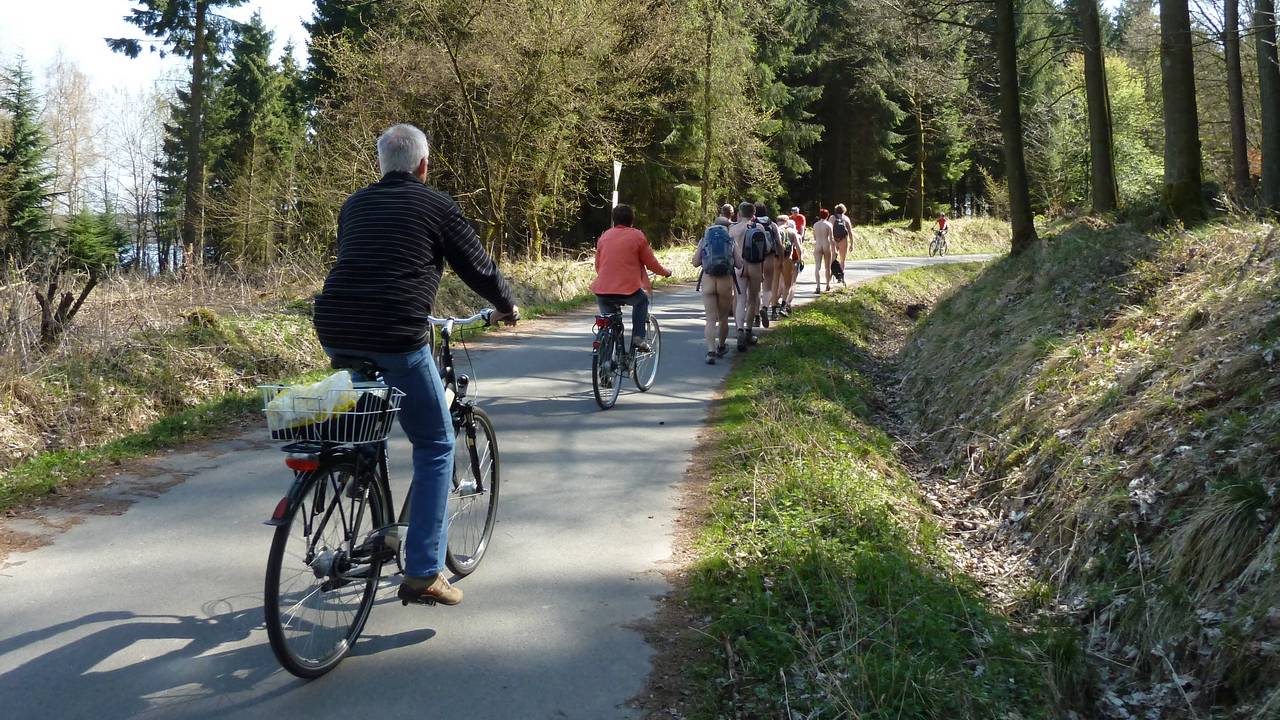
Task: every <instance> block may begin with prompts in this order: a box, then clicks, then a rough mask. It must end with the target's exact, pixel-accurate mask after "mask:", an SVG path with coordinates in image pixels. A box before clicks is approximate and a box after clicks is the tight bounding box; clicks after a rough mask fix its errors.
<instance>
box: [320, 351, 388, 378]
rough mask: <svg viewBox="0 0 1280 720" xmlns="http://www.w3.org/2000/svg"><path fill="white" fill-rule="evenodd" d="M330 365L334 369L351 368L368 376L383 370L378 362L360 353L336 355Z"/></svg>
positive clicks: (370, 376)
mask: <svg viewBox="0 0 1280 720" xmlns="http://www.w3.org/2000/svg"><path fill="white" fill-rule="evenodd" d="M329 365H330V366H331V367H332V368H333V369H334V370H351V371H354V372H356V373H358V374H360V375H363V376H365V377H367V378H372V377H374V376H375V375H378V374H380V373H381V372H382V368H380V367H378V364H377V363H375V362H374V361H372V360H370V359H369V358H367V357H360V356H359V355H334V356H333V358H332V360H331V361H330V363H329Z"/></svg>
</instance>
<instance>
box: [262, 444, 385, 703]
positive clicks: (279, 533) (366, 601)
mask: <svg viewBox="0 0 1280 720" xmlns="http://www.w3.org/2000/svg"><path fill="white" fill-rule="evenodd" d="M310 475H311V477H309V478H306V479H305V480H304V482H305V483H306V485H305V486H304V488H303V490H302V492H301V493H299V495H300V497H301V498H302V500H301V501H300V502H299V503H298V504H297V505H296V506H295V507H294V508H293V509H292V510H291V511H290V512H289V515H288V517H286V518H285V520H284V524H282V525H279V526H277V527H276V534H275V537H274V539H273V540H272V542H271V551H270V554H269V555H268V556H267V578H266V588H265V591H264V593H263V610H264V613H265V615H266V624H267V637H268V638H269V639H270V641H271V650H272V651H273V652H274V653H275V656H276V659H277V660H279V661H280V664H281V665H282V666H284V669H285V670H288V671H289V672H291V673H293V674H294V675H297V676H298V677H301V678H314V677H319V676H321V675H323V674H325V673H327V672H329V671H330V670H332V669H333V668H334V667H336V666H337V664H338V663H339V662H342V658H344V657H346V655H347V653H348V652H350V651H351V647H352V646H353V645H354V644H355V642H356V639H357V638H359V637H360V633H361V631H363V630H364V625H365V622H366V621H367V620H368V619H369V612H370V610H372V609H373V602H374V599H375V596H376V595H377V589H378V579H379V578H380V577H381V574H382V561H381V560H380V559H379V556H377V555H374V556H372V557H371V556H370V555H369V554H368V553H367V551H363V549H362V548H361V547H360V545H361V543H362V542H363V541H364V540H365V539H366V538H367V537H368V536H369V534H370V533H371V532H373V531H374V530H375V529H377V528H380V527H382V526H383V525H385V524H386V523H388V522H390V515H389V514H388V512H387V507H386V503H385V502H384V501H383V498H382V495H381V493H380V492H379V491H378V490H377V489H376V488H377V483H375V482H368V483H365V487H363V488H360V486H359V485H357V482H358V479H357V475H356V466H355V463H353V462H351V461H348V460H340V461H338V462H336V463H333V464H330V465H328V466H326V467H322V468H320V469H319V470H316V471H314V472H312V473H310ZM353 488H357V489H356V490H353ZM351 496H354V497H351Z"/></svg>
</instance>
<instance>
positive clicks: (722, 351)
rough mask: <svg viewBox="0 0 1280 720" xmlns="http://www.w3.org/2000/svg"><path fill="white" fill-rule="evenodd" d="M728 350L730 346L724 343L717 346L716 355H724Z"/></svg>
mask: <svg viewBox="0 0 1280 720" xmlns="http://www.w3.org/2000/svg"><path fill="white" fill-rule="evenodd" d="M727 352H729V348H728V347H726V346H724V345H719V346H717V347H716V357H724V354H725V353H727Z"/></svg>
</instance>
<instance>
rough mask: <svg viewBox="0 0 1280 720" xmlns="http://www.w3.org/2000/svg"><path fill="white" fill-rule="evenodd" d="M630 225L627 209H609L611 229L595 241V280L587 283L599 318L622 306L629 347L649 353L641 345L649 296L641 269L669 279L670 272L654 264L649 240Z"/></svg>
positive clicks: (646, 275) (631, 216)
mask: <svg viewBox="0 0 1280 720" xmlns="http://www.w3.org/2000/svg"><path fill="white" fill-rule="evenodd" d="M634 224H635V213H634V212H632V210H631V206H630V205H619V206H617V207H615V208H614V209H613V228H612V229H609V230H606V231H605V232H604V234H603V235H601V236H600V239H599V240H597V241H596V279H595V282H593V283H591V292H593V293H595V294H596V302H597V303H598V304H599V305H600V314H601V315H612V314H613V313H616V312H620V311H621V310H622V306H623V305H630V306H631V347H632V348H634V349H636V350H639V351H640V352H653V350H652V348H650V347H649V343H648V342H646V341H645V334H646V333H645V322H646V321H647V320H648V319H649V294H650V293H652V292H653V284H652V283H650V282H649V273H647V272H645V269H646V268H648V269H649V270H652V271H653V272H654V273H656V274H658V275H662V276H663V277H671V271H670V270H668V269H666V268H665V267H663V266H662V263H660V262H658V258H657V256H655V255H654V254H653V248H652V247H649V240H648V239H647V238H645V236H644V233H643V232H641V231H640V230H638V229H637V228H635V227H632V226H633V225H634Z"/></svg>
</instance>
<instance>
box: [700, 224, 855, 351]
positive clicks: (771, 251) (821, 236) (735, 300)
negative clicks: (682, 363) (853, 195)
mask: <svg viewBox="0 0 1280 720" xmlns="http://www.w3.org/2000/svg"><path fill="white" fill-rule="evenodd" d="M806 225H807V219H806V218H805V216H804V214H803V213H801V212H800V208H798V207H793V208H791V213H790V214H789V215H788V214H780V215H778V216H776V217H774V216H773V214H772V213H771V212H769V208H768V206H767V205H765V204H764V203H759V202H757V203H751V202H743V203H740V204H739V205H738V206H737V207H736V208H735V207H734V206H732V205H728V204H726V205H724V206H722V207H721V208H720V214H719V216H718V217H716V219H715V221H714V223H712V225H711V226H710V227H708V228H707V229H706V232H704V233H703V235H702V239H701V240H700V241H699V242H698V247H697V249H696V250H694V253H693V265H694V267H697V268H701V269H702V272H701V275H700V277H699V279H698V287H699V289H700V290H701V292H702V304H703V307H704V309H705V310H706V331H705V339H706V343H707V364H708V365H714V364H715V362H716V358H720V357H724V355H725V353H726V352H727V351H728V341H729V324H730V323H733V327H734V329H735V331H736V332H737V344H738V352H746V350H747V348H749V347H751V346H752V345H754V344H755V343H756V338H755V328H757V327H766V328H767V327H769V323H770V321H772V320H777V319H779V318H783V317H787V316H788V315H790V314H791V303H792V301H793V300H794V298H795V292H796V280H797V278H798V277H799V275H800V271H801V270H803V269H804V253H803V251H802V243H803V240H804V237H805V229H806ZM852 229H853V224H852V223H851V222H850V221H849V218H848V216H847V215H846V214H845V207H844V206H843V205H837V206H836V212H835V214H834V215H832V214H830V213H828V212H827V211H826V210H825V209H824V210H822V211H820V212H819V220H818V222H817V223H815V224H814V228H813V232H814V237H815V238H816V239H817V243H816V244H817V249H816V252H815V254H814V261H815V267H814V281H815V282H818V281H819V274H820V273H821V270H822V269H823V268H825V270H826V275H827V283H826V286H827V289H828V290H830V289H831V278H832V276H833V274H834V276H835V277H836V278H837V280H838V281H839V282H842V283H843V282H844V274H843V270H842V268H843V267H844V258H845V255H846V254H847V253H848V251H849V237H850V235H851V234H852ZM836 252H838V253H839V263H838V264H836V263H834V262H833V260H834V255H835V253H836ZM818 292H822V286H821V284H819V287H818Z"/></svg>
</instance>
